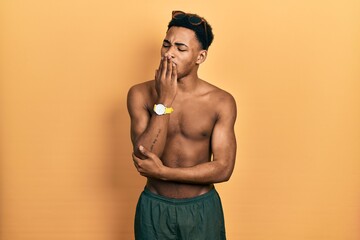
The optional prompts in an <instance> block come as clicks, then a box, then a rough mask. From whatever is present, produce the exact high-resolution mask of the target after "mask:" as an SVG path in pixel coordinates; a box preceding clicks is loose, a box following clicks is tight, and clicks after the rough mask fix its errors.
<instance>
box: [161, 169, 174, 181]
mask: <svg viewBox="0 0 360 240" xmlns="http://www.w3.org/2000/svg"><path fill="white" fill-rule="evenodd" d="M170 172H171V168H169V167H167V166H164V165H163V166H162V168H161V170H160V176H159V179H160V180H163V181H170V179H169V176H170Z"/></svg>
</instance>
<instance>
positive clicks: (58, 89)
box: [0, 0, 360, 240]
mask: <svg viewBox="0 0 360 240" xmlns="http://www.w3.org/2000/svg"><path fill="white" fill-rule="evenodd" d="M174 9H177V10H184V11H189V12H196V13H199V14H200V15H202V16H204V17H206V18H207V19H208V20H209V22H210V23H211V24H212V26H213V29H214V33H215V40H214V43H213V46H212V47H211V48H210V52H209V56H208V59H207V61H206V62H205V63H204V64H203V66H202V67H201V68H200V76H201V77H202V78H204V79H206V80H208V81H209V82H211V83H213V84H215V85H218V86H220V87H222V88H224V89H225V90H228V91H230V92H231V93H232V94H233V95H234V97H235V99H236V100H237V104H238V120H237V124H236V135H237V139H238V155H237V163H236V167H235V171H234V173H233V176H232V178H231V180H230V181H229V182H227V183H224V184H218V185H217V188H218V191H219V192H220V194H221V196H222V200H223V205H224V211H225V217H226V226H227V235H228V238H229V239H231V240H233V239H234V240H237V239H239V240H242V239H244V240H272V239H274V240H289V239H291V240H304V239H306V240H322V239H323V240H358V239H360V227H359V226H360V124H359V123H360V2H359V1H358V0H336V1H335V0H328V1H286V0H276V1H264V0H254V1H235V0H233V1H229V0H224V1H188V0H186V1H160V0H152V1H126V2H125V1H114V0H105V1H99V0H98V1H95V0H92V1H85V0H71V1H70V0H65V1H55V0H50V1H49V0H37V1H25V0H24V1H20V0H3V1H1V3H0V11H1V12H0V14H1V15H0V17H1V18H0V24H1V25H0V34H1V35H0V47H1V48H0V61H1V62H0V66H1V69H0V80H1V82H0V84H1V85H0V114H1V118H0V119H1V120H0V144H1V145H0V156H1V165H0V174H1V178H0V180H1V181H0V184H1V185H0V187H1V192H0V193H1V201H0V208H1V209H0V226H1V229H0V230H1V231H0V238H1V239H2V240H115V239H132V238H133V237H132V236H133V230H132V229H133V216H134V211H135V204H136V201H137V198H138V196H139V194H140V192H141V190H142V188H143V186H144V182H145V181H144V178H142V177H140V176H139V175H138V174H137V172H136V170H135V169H134V167H133V164H132V160H131V158H130V156H131V145H130V138H129V118H128V114H127V110H126V94H127V90H128V89H129V87H130V86H132V85H133V84H136V83H139V82H142V81H145V80H148V79H151V78H152V77H153V73H154V70H155V68H156V67H157V64H158V62H159V52H160V46H161V42H162V39H163V37H164V34H165V31H166V25H167V23H168V21H169V20H170V16H171V11H172V10H174Z"/></svg>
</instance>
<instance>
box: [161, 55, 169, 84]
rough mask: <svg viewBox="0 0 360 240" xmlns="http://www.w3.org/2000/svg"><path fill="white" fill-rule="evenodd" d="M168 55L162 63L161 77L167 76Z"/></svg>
mask: <svg viewBox="0 0 360 240" xmlns="http://www.w3.org/2000/svg"><path fill="white" fill-rule="evenodd" d="M167 65H168V64H167V57H166V56H165V57H164V59H163V62H162V65H161V72H160V73H161V76H160V77H161V78H162V79H164V78H165V77H166V71H167Z"/></svg>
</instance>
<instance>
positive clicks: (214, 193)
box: [143, 187, 217, 205]
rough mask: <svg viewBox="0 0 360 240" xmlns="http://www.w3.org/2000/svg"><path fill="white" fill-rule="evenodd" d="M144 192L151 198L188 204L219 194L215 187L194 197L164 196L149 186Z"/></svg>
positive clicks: (171, 202)
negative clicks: (154, 191)
mask: <svg viewBox="0 0 360 240" xmlns="http://www.w3.org/2000/svg"><path fill="white" fill-rule="evenodd" d="M143 194H144V195H145V196H148V197H150V198H155V199H158V200H160V201H163V202H166V203H170V204H175V205H177V204H187V203H194V202H197V201H202V200H205V199H206V198H211V197H213V196H214V195H216V194H217V192H216V190H215V188H212V189H211V190H210V191H208V192H207V193H204V194H201V195H199V196H196V197H193V198H169V197H165V196H162V195H159V194H155V193H153V192H151V191H150V190H149V189H148V188H147V187H145V188H144V191H143Z"/></svg>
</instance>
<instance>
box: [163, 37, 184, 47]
mask: <svg viewBox="0 0 360 240" xmlns="http://www.w3.org/2000/svg"><path fill="white" fill-rule="evenodd" d="M164 43H168V44H170V45H171V42H170V41H169V40H166V39H165V40H164ZM175 45H176V46H185V47H188V46H187V45H186V44H185V43H179V42H176V43H175Z"/></svg>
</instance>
